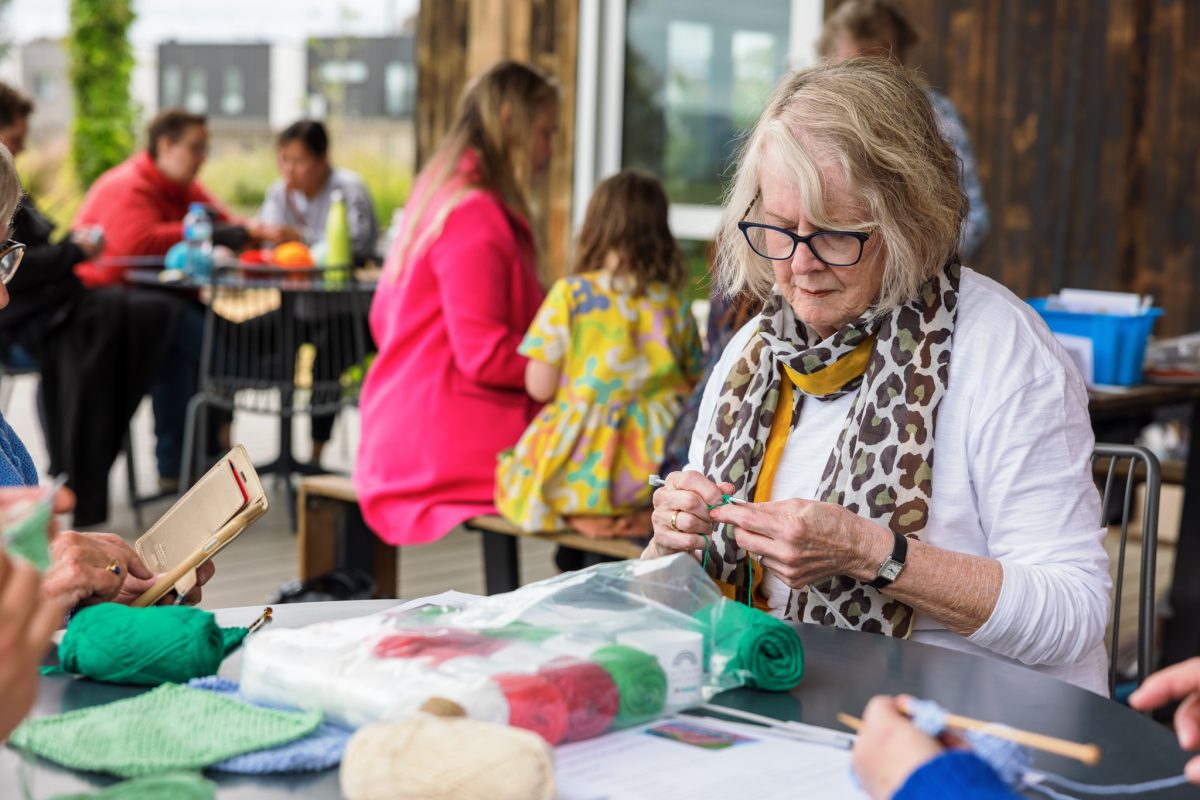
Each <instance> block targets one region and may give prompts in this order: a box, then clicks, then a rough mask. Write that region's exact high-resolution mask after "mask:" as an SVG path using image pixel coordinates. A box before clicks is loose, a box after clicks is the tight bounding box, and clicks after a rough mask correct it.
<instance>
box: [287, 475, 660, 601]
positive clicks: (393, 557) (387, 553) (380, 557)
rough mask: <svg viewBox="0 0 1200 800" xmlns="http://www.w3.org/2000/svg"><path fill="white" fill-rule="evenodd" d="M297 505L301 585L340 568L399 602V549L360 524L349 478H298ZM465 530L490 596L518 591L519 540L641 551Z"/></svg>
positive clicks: (600, 542)
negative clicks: (472, 535)
mask: <svg viewBox="0 0 1200 800" xmlns="http://www.w3.org/2000/svg"><path fill="white" fill-rule="evenodd" d="M296 503H297V517H298V519H299V538H298V545H299V549H300V580H301V581H305V580H308V579H309V578H312V577H314V576H317V575H321V574H323V573H325V572H328V571H329V570H331V569H335V568H338V567H354V568H358V569H363V570H365V571H367V572H369V573H370V574H371V576H372V577H373V578H374V579H375V585H376V587H377V590H376V595H377V596H378V597H397V596H398V589H399V587H398V586H397V566H398V565H399V559H400V555H399V548H397V547H393V546H391V545H388V544H386V543H384V542H383V541H382V540H381V539H379V537H377V536H376V535H375V534H374V533H372V532H371V530H370V529H369V528H368V527H367V525H366V523H365V522H363V518H362V512H361V511H360V510H359V507H358V495H357V493H356V492H355V491H354V484H353V483H352V482H351V480H350V478H349V476H346V475H310V476H307V477H305V478H302V479H301V481H300V491H299V494H298V496H297V499H296ZM464 527H466V528H467V529H468V530H471V531H474V532H476V533H478V534H479V535H480V539H481V542H482V546H483V567H484V586H485V587H486V590H487V593H488V594H498V593H500V592H509V591H512V590H513V589H516V588H517V587H519V586H520V585H521V580H520V578H521V576H520V566H519V563H518V559H517V554H518V550H517V542H518V540H519V539H521V538H523V537H528V538H536V539H541V540H543V541H551V542H555V543H557V544H561V545H567V546H570V547H574V548H577V549H579V550H584V551H586V552H589V553H599V554H600V555H605V556H611V557H613V558H637V557H639V556H640V555H641V553H642V548H641V547H640V546H639V545H637V544H635V543H634V542H631V541H629V540H627V539H590V538H588V537H587V536H584V535H583V534H580V533H575V532H573V531H560V532H556V533H530V532H528V531H524V530H521V529H520V528H518V527H516V526H514V525H513V524H512V523H510V522H508V521H507V520H505V519H504V518H502V517H497V516H483V517H475V518H473V519H469V520H467V521H466V523H464Z"/></svg>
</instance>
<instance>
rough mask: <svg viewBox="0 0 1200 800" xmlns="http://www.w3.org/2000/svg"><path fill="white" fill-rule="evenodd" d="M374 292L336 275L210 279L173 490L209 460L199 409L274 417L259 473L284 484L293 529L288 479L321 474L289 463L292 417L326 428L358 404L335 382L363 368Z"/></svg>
mask: <svg viewBox="0 0 1200 800" xmlns="http://www.w3.org/2000/svg"><path fill="white" fill-rule="evenodd" d="M373 291H374V282H373V281H363V280H359V279H357V278H355V277H353V276H352V275H350V276H348V275H346V271H344V270H342V271H339V272H336V273H335V272H334V271H329V270H326V271H322V270H319V269H282V268H275V267H265V268H259V269H258V270H256V271H253V272H249V273H247V272H245V271H244V269H243V268H220V269H217V270H215V271H214V273H213V276H212V279H211V282H210V283H209V285H208V286H207V287H206V289H205V292H204V293H205V297H204V300H205V303H206V305H207V311H206V315H205V328H204V345H203V349H202V351H201V356H200V380H199V387H198V392H197V394H196V396H194V397H193V398H192V400H191V402H190V403H189V404H188V413H187V435H186V438H185V440H184V450H183V476H182V478H183V479H182V481H181V484H182V486H181V488H183V489H186V488H187V487H188V486H190V485H191V482H192V480H193V479H194V477H195V476H197V475H198V474H200V473H199V470H201V469H202V468H203V466H204V465H205V464H206V463H207V457H208V456H210V455H212V454H209V453H202V452H201V451H203V450H205V449H207V448H206V447H205V446H204V444H205V443H206V442H207V441H208V438H209V437H208V425H209V419H208V417H209V414H208V413H207V409H211V408H216V409H222V410H224V411H225V412H227V413H229V414H233V413H235V412H237V411H244V412H251V413H257V414H266V415H270V416H274V417H277V418H278V419H279V436H280V440H279V456H278V458H276V459H275V460H274V461H272V462H271V463H270V464H266V465H263V466H262V467H259V468H258V469H259V473H260V474H271V473H274V474H279V475H283V476H284V477H285V480H286V481H287V489H288V497H289V501H290V503H289V506H290V513H291V515H292V524H293V528H294V527H295V521H296V520H295V514H296V508H295V487H294V486H292V482H291V479H290V476H291V475H294V474H315V473H319V472H323V471H324V470H321V469H320V468H319V467H318V466H316V465H313V464H309V463H304V462H301V461H298V460H297V459H296V458H295V457H294V455H293V453H292V419H293V417H295V416H296V415H298V414H307V415H309V416H310V417H311V418H312V419H313V421H314V423H317V422H318V421H323V422H324V423H327V424H328V426H329V427H330V428H331V427H332V422H333V418H334V416H335V415H336V414H337V413H338V411H340V410H341V409H342V408H344V407H346V406H348V405H353V404H354V403H356V402H357V400H358V397H357V391H358V385H357V384H349V385H343V383H342V381H341V380H340V378H341V376H342V375H343V373H344V372H345V371H346V370H347V369H348V368H350V367H353V366H355V365H360V364H363V363H364V361H365V358H366V354H367V341H368V336H369V333H368V330H367V312H368V310H369V308H370V302H371V293H372V292H373ZM202 412H205V413H202ZM198 454H200V455H203V456H204V459H198V458H197V455H198ZM202 460H203V461H204V464H202V463H200V462H201V461H202Z"/></svg>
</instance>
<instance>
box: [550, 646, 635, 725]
mask: <svg viewBox="0 0 1200 800" xmlns="http://www.w3.org/2000/svg"><path fill="white" fill-rule="evenodd" d="M540 674H541V675H542V677H544V678H546V679H547V680H548V681H550V682H551V683H553V684H554V685H555V686H556V687H558V690H559V691H560V692H562V695H563V699H564V700H566V703H567V735H566V739H565V741H568V742H577V741H580V740H581V739H591V738H592V737H595V736H599V735H600V734H602V733H604V732H605V731H607V730H608V729H609V728H610V727H612V722H613V719H614V718H615V717H616V716H617V709H618V708H620V706H621V693H620V692H619V691H618V690H617V684H616V683H614V682H613V679H612V676H611V675H609V674H608V670H606V669H604V667H602V666H600V665H599V664H596V663H593V662H591V661H579V660H576V659H572V658H566V659H556V660H554V661H552V662H550V663H549V664H547V665H546V666H545V667H543V668H542V670H541V673H540Z"/></svg>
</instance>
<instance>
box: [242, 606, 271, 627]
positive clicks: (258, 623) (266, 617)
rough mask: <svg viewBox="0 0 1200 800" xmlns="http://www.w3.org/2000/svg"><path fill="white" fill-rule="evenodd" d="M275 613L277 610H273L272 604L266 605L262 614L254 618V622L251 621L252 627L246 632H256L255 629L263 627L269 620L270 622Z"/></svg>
mask: <svg viewBox="0 0 1200 800" xmlns="http://www.w3.org/2000/svg"><path fill="white" fill-rule="evenodd" d="M274 613H275V612H273V611H272V610H271V607H270V606H267V607H266V608H265V609H264V610H263V612H262V614H260V615H259V617H258V619H256V620H254V622H251V623H250V628H249V629H248V630H247V631H246V633H254V632H255V631H257V630H258V629H259V628H261V627H262V626H263V625H266V624H267V623H268V622H270V621H271V616H272V615H273V614H274Z"/></svg>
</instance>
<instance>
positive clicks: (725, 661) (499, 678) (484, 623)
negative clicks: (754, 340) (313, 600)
mask: <svg viewBox="0 0 1200 800" xmlns="http://www.w3.org/2000/svg"><path fill="white" fill-rule="evenodd" d="M431 600H433V603H432V606H431V607H422V608H417V609H412V608H409V607H407V606H406V608H405V609H397V610H394V611H385V612H381V613H378V614H373V615H369V616H366V617H360V618H355V619H350V620H339V621H335V622H326V623H320V624H317V625H311V626H308V627H304V628H295V629H281V630H273V631H264V632H262V633H258V634H256V635H255V636H254V637H253V638H252V639H251V640H249V641H248V642H247V644H246V648H245V652H244V657H243V658H242V674H241V681H240V683H241V687H242V692H243V693H244V694H245V696H246V697H247V698H248V699H250V700H253V701H255V702H266V703H271V704H273V705H282V706H287V707H293V708H304V709H314V710H320V711H321V712H322V713H324V714H325V715H326V717H327V719H329V720H332V721H335V722H337V723H338V724H342V725H347V726H349V727H356V728H357V727H361V726H364V725H368V724H371V723H377V722H401V721H403V720H405V719H409V718H411V717H413V716H414V715H416V714H417V713H419V711H420V709H421V707H422V706H423V705H424V704H425V703H426V702H428V701H429V700H430V699H431V698H444V699H446V700H448V701H452V702H453V703H455V704H456V705H457V706H459V707H461V708H462V709H463V710H464V712H465V713H466V715H467V716H468V717H469V718H471V719H474V720H478V721H488V722H494V723H498V724H504V725H509V726H511V727H517V728H523V729H526V730H529V731H533V732H535V733H537V734H538V735H539V736H540V737H541V738H542V739H543V740H544V741H546V742H548V743H552V744H557V743H560V742H568V741H579V740H582V739H587V738H591V737H594V736H599V735H602V734H604V733H606V732H608V731H610V730H617V729H621V728H625V727H629V726H633V725H637V724H640V723H643V722H648V721H651V720H654V719H657V718H659V717H661V716H663V715H665V714H668V713H671V712H674V711H677V710H682V709H684V708H687V707H689V706H692V705H697V704H699V703H702V702H706V701H708V700H710V699H711V698H712V697H713V696H714V695H715V694H717V693H718V692H720V691H723V690H725V689H728V688H732V687H735V686H741V685H744V684H745V683H747V682H750V683H752V684H753V685H757V686H760V687H763V688H791V687H792V686H794V685H795V683H796V681H798V680H799V675H800V674H801V673H802V671H803V651H802V650H801V649H800V646H799V639H798V637H796V635H795V633H794V631H792V629H791V628H790V627H789V626H787V625H786V624H785V623H782V622H779V621H777V620H773V619H771V618H769V617H766V616H765V615H762V614H761V613H760V612H750V611H747V610H744V609H736V608H733V610H731V611H728V612H726V611H725V608H726V604H727V603H728V605H729V606H730V607H731V608H732V607H733V606H734V604H732V603H730V602H729V601H726V600H724V599H723V597H722V595H721V593H720V590H719V589H718V588H717V587H716V585H715V584H714V583H713V582H712V581H711V580H710V579H709V577H708V576H707V575H706V574H705V573H704V571H703V570H702V569H701V568H700V565H699V564H697V563H696V561H695V559H692V558H690V557H689V556H687V555H684V554H681V555H678V556H673V557H667V558H661V559H653V560H646V561H627V562H613V563H605V564H599V565H596V566H594V567H590V568H588V569H585V570H580V571H578V572H573V573H567V574H563V575H558V576H555V577H554V578H550V579H548V580H545V581H539V582H537V583H534V584H529V585H526V586H523V587H521V588H520V589H518V590H516V591H513V592H509V593H506V594H501V595H494V596H491V597H483V598H477V599H473V600H469V601H468V602H467V603H466V604H465V605H463V606H461V607H457V608H448V607H443V606H440V605H438V603H437V600H436V599H431ZM747 614H748V615H749V616H747ZM743 628H745V630H743Z"/></svg>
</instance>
